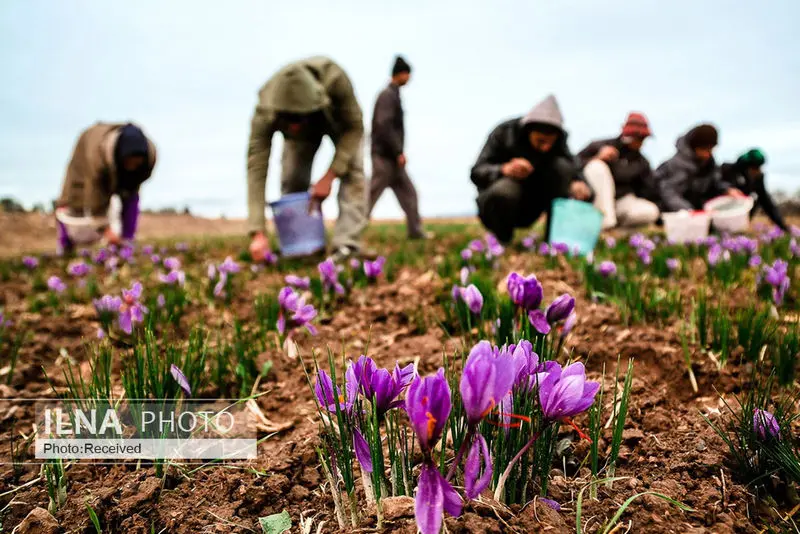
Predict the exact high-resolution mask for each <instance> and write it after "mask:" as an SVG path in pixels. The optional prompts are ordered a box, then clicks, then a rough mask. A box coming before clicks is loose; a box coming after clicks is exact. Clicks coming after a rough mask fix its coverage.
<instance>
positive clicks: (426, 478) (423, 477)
mask: <svg viewBox="0 0 800 534" xmlns="http://www.w3.org/2000/svg"><path fill="white" fill-rule="evenodd" d="M441 476H442V475H441V473H439V470H438V469H436V466H434V465H431V464H427V463H426V464H425V465H423V466H422V469H421V470H420V473H419V482H418V483H417V496H416V498H415V499H414V517H415V518H416V520H417V528H418V529H419V530H420V532H421V533H422V534H439V531H440V530H441V528H442V513H443V512H444V494H443V492H442V486H441V484H440V482H439V479H440V478H441Z"/></svg>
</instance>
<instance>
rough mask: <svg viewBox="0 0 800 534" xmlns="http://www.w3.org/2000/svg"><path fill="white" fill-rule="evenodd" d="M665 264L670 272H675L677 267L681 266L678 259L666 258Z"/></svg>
mask: <svg viewBox="0 0 800 534" xmlns="http://www.w3.org/2000/svg"><path fill="white" fill-rule="evenodd" d="M665 263H666V264H667V269H669V271H670V272H675V271H677V270H678V267H680V266H681V262H680V261H679V260H678V258H667V260H666V262H665Z"/></svg>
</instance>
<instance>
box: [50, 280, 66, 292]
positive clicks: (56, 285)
mask: <svg viewBox="0 0 800 534" xmlns="http://www.w3.org/2000/svg"><path fill="white" fill-rule="evenodd" d="M47 287H48V289H50V291H55V292H56V293H63V292H64V291H65V290H66V289H67V284H65V283H64V282H63V281H62V280H61V278H59V277H57V276H51V277H50V278H48V279H47Z"/></svg>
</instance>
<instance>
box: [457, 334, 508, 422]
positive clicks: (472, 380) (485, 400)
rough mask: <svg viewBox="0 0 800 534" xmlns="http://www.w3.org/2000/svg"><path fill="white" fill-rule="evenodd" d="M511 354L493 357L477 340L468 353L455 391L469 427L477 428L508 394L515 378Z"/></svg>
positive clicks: (489, 347)
mask: <svg viewBox="0 0 800 534" xmlns="http://www.w3.org/2000/svg"><path fill="white" fill-rule="evenodd" d="M515 371H516V369H515V366H514V361H513V359H512V357H511V355H510V354H509V353H508V352H507V351H504V352H501V353H500V354H498V355H495V351H494V350H493V349H492V345H491V344H490V343H489V342H488V341H481V342H480V343H478V344H477V345H475V346H474V347H472V350H471V351H470V353H469V357H468V358H467V361H466V363H465V364H464V371H463V373H462V374H461V382H460V384H459V391H461V400H462V402H463V404H464V412H465V413H466V415H467V423H468V424H469V425H477V424H478V423H480V422H481V420H482V419H483V418H484V417H486V416H487V415H488V414H489V412H491V411H492V410H493V409H494V408H495V407H496V406H497V405H498V404H500V400H501V399H502V398H503V397H505V396H506V395H507V394H508V393H510V392H511V387H512V386H513V385H514V379H515V378H516V373H515Z"/></svg>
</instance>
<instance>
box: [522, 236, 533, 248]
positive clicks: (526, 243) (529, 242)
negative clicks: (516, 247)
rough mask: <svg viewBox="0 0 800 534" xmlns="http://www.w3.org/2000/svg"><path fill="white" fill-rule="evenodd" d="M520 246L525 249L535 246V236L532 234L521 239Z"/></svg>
mask: <svg viewBox="0 0 800 534" xmlns="http://www.w3.org/2000/svg"><path fill="white" fill-rule="evenodd" d="M522 246H523V247H525V248H526V249H527V250H531V249H533V247H535V246H536V238H535V237H534V236H528V237H526V238H524V239H523V240H522Z"/></svg>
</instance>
